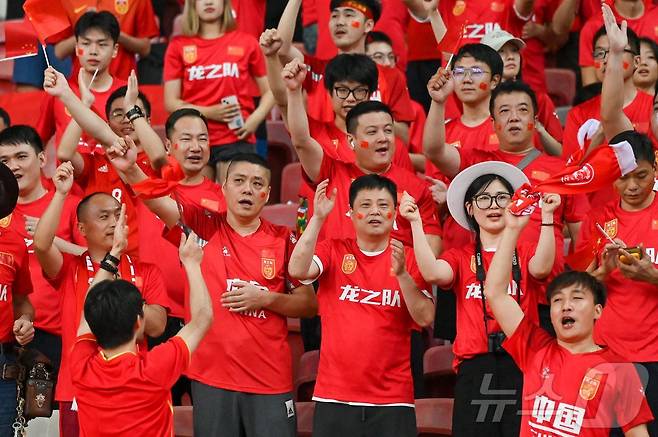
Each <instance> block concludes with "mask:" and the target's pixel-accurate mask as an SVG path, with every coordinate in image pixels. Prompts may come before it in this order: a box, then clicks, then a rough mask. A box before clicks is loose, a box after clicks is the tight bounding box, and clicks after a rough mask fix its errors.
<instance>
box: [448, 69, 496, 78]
mask: <svg viewBox="0 0 658 437" xmlns="http://www.w3.org/2000/svg"><path fill="white" fill-rule="evenodd" d="M486 73H491V72H490V71H488V70H483V69H481V68H480V67H469V68H465V67H455V68H453V69H452V76H453V77H454V78H455V79H457V80H459V81H462V80H464V78H466V75H467V74H468V75H469V76H471V79H473V80H480V79H482V78H483V77H484V75H485V74H486Z"/></svg>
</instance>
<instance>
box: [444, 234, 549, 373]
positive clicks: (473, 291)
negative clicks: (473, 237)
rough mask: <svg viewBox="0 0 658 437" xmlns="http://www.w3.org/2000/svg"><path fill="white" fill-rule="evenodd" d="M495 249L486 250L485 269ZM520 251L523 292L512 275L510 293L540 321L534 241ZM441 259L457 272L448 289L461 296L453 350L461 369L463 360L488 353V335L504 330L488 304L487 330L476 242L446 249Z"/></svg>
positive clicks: (536, 320)
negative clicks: (533, 269) (532, 262)
mask: <svg viewBox="0 0 658 437" xmlns="http://www.w3.org/2000/svg"><path fill="white" fill-rule="evenodd" d="M495 251H496V249H495V248H492V249H491V250H488V249H487V248H484V249H483V250H482V262H483V264H484V270H485V272H486V271H488V270H489V265H491V260H492V259H493V256H494V253H495ZM517 253H518V255H519V256H518V259H519V267H520V269H521V284H520V288H521V290H520V291H519V284H517V283H516V282H514V281H512V277H511V276H510V285H509V287H508V289H507V293H508V294H509V295H510V296H513V297H514V299H515V300H517V302H520V305H521V309H523V312H524V313H525V314H526V316H527V317H528V319H529V320H531V321H533V322H534V323H539V316H538V314H537V297H538V296H537V295H538V293H537V291H536V285H535V284H536V280H534V278H532V277H531V276H530V272H529V271H528V263H529V262H530V259H531V258H532V257H533V256H534V255H535V248H534V247H533V245H531V244H527V243H525V244H520V245H519V246H518V249H517ZM440 259H442V260H444V261H445V262H447V263H448V264H449V265H450V268H452V271H453V274H454V277H453V280H452V284H450V285H449V286H447V287H444V288H446V289H452V290H453V292H454V293H455V296H456V298H457V299H456V300H457V336H456V337H455V343H454V345H453V353H454V354H455V359H454V362H453V366H454V368H455V370H457V368H458V367H459V365H460V364H461V362H462V361H464V360H467V359H470V358H473V357H475V356H477V355H480V354H486V353H487V335H488V334H491V333H492V332H499V331H500V330H501V329H500V326H499V325H498V322H497V321H496V319H495V318H494V316H493V313H492V312H491V309H490V308H489V305H488V304H487V317H488V318H490V319H489V320H488V321H487V330H486V332H485V329H484V314H483V313H482V312H483V308H482V290H481V287H480V281H478V280H477V277H476V276H475V272H476V264H475V246H474V244H470V245H468V246H463V247H456V248H453V249H450V250H448V251H446V252H443V253H442V254H441V256H440ZM512 284H513V285H512ZM485 303H486V299H485Z"/></svg>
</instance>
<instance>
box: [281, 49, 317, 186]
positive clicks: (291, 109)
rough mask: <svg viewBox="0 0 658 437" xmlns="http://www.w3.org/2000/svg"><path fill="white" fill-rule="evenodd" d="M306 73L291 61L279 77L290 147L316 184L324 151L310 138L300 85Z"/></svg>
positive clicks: (300, 64) (296, 61)
mask: <svg viewBox="0 0 658 437" xmlns="http://www.w3.org/2000/svg"><path fill="white" fill-rule="evenodd" d="M306 72H307V71H306V65H304V64H302V63H301V62H299V61H298V60H297V59H293V60H292V61H291V62H290V63H288V64H287V65H286V66H285V67H284V69H283V73H282V74H281V77H282V78H283V81H284V83H285V84H286V88H287V94H288V130H289V131H290V138H291V139H292V145H293V146H294V147H295V150H296V151H297V156H299V161H300V162H301V163H302V167H304V171H305V172H306V174H307V175H308V177H310V178H311V180H312V181H314V182H317V179H318V176H319V175H320V167H321V165H322V158H323V156H324V151H323V150H322V146H321V145H320V143H318V142H317V141H315V139H314V138H313V137H311V132H310V130H309V127H308V118H307V116H306V108H305V107H304V96H303V95H302V83H303V82H304V79H305V78H306Z"/></svg>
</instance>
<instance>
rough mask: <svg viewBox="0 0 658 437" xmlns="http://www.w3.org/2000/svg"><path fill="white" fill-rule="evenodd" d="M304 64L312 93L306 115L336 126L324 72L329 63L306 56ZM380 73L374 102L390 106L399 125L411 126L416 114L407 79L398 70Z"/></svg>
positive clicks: (372, 98) (306, 87) (381, 71)
mask: <svg viewBox="0 0 658 437" xmlns="http://www.w3.org/2000/svg"><path fill="white" fill-rule="evenodd" d="M318 47H319V46H318ZM304 63H305V64H306V65H307V66H308V69H309V73H308V74H307V75H306V80H304V84H303V87H304V90H306V92H307V93H308V102H307V103H308V104H307V108H306V112H307V114H308V116H309V118H314V119H316V120H318V121H324V122H327V123H333V121H334V119H335V117H336V114H335V113H334V110H333V106H332V105H331V96H330V95H329V91H327V88H326V87H325V85H324V69H325V67H326V66H327V64H328V63H329V61H323V60H320V59H318V58H315V57H313V56H309V55H304ZM377 70H378V71H379V77H378V80H377V90H375V92H374V93H372V95H371V96H370V99H371V100H377V101H381V102H383V103H385V104H387V105H388V106H389V108H391V112H392V113H393V119H394V120H395V121H398V122H408V123H411V122H412V121H414V110H413V107H412V106H411V97H409V90H408V89H407V79H406V78H405V76H404V75H403V74H402V73H401V72H400V70H398V69H396V68H390V67H383V66H381V65H379V64H377Z"/></svg>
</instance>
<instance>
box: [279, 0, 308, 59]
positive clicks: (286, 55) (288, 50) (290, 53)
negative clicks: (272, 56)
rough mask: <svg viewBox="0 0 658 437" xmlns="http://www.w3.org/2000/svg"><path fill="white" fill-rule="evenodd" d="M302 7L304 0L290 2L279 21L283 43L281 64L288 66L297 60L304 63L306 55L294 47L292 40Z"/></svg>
mask: <svg viewBox="0 0 658 437" xmlns="http://www.w3.org/2000/svg"><path fill="white" fill-rule="evenodd" d="M301 5H302V0H288V4H287V5H286V8H285V9H284V10H283V14H281V19H280V20H279V27H278V28H277V30H278V33H279V36H280V37H281V43H282V45H281V50H279V56H280V57H281V62H283V63H284V64H287V63H288V62H290V61H292V60H293V59H295V58H296V59H298V60H299V61H301V62H303V61H304V54H303V53H302V52H300V51H299V50H297V49H296V48H295V47H294V46H293V45H292V38H293V35H294V33H295V26H296V24H297V15H299V8H300V7H301Z"/></svg>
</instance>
